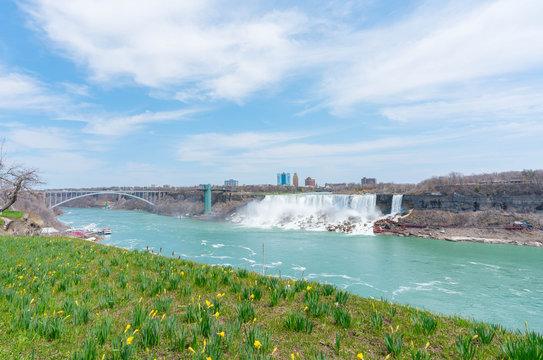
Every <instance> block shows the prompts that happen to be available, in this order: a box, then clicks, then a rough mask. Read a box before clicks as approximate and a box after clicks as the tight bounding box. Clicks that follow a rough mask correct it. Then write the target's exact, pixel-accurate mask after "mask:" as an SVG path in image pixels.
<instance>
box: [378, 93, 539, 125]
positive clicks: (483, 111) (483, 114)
mask: <svg viewBox="0 0 543 360" xmlns="http://www.w3.org/2000/svg"><path fill="white" fill-rule="evenodd" d="M381 113H382V114H383V115H384V116H386V117H387V118H389V119H391V120H395V121H400V122H418V121H436V120H441V121H450V122H456V123H457V122H473V121H483V122H484V121H489V119H490V121H492V122H497V121H503V120H515V121H529V120H531V119H534V118H535V119H541V116H542V115H543V91H541V90H540V89H537V88H530V89H526V88H522V89H514V88H511V89H508V90H505V89H503V90H500V91H498V92H491V91H489V92H488V93H484V94H479V93H473V92H472V91H470V90H469V89H463V91H461V92H460V93H459V92H456V93H455V94H454V95H453V94H450V96H449V98H448V99H445V100H436V101H428V102H422V103H420V102H417V103H414V104H408V105H398V106H386V107H384V108H383V109H382V111H381Z"/></svg>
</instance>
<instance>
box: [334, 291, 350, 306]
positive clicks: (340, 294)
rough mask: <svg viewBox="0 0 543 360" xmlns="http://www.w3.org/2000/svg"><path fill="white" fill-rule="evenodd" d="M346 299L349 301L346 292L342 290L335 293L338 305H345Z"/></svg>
mask: <svg viewBox="0 0 543 360" xmlns="http://www.w3.org/2000/svg"><path fill="white" fill-rule="evenodd" d="M347 299H349V293H348V292H346V291H343V290H341V291H338V292H336V302H338V303H339V304H340V305H345V304H346V303H347Z"/></svg>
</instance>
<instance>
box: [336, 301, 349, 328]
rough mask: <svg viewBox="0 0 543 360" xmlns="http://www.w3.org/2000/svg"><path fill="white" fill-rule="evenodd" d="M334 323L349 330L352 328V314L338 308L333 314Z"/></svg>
mask: <svg viewBox="0 0 543 360" xmlns="http://www.w3.org/2000/svg"><path fill="white" fill-rule="evenodd" d="M333 315H334V321H335V322H336V324H337V325H340V326H341V327H344V328H348V327H350V326H351V314H350V313H349V312H348V311H347V310H345V309H344V308H342V307H340V306H337V307H336V308H335V309H334V312H333Z"/></svg>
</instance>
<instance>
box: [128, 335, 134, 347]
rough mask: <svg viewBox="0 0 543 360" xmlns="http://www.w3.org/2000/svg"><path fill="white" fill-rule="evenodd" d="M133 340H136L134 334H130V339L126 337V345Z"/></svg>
mask: <svg viewBox="0 0 543 360" xmlns="http://www.w3.org/2000/svg"><path fill="white" fill-rule="evenodd" d="M132 340H134V337H133V336H130V337H129V338H128V339H126V345H130V344H131V343H132Z"/></svg>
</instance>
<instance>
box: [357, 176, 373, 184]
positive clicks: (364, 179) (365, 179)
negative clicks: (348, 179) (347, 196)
mask: <svg viewBox="0 0 543 360" xmlns="http://www.w3.org/2000/svg"><path fill="white" fill-rule="evenodd" d="M360 183H361V184H362V185H375V184H377V179H376V178H367V177H363V178H362V180H360Z"/></svg>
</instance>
